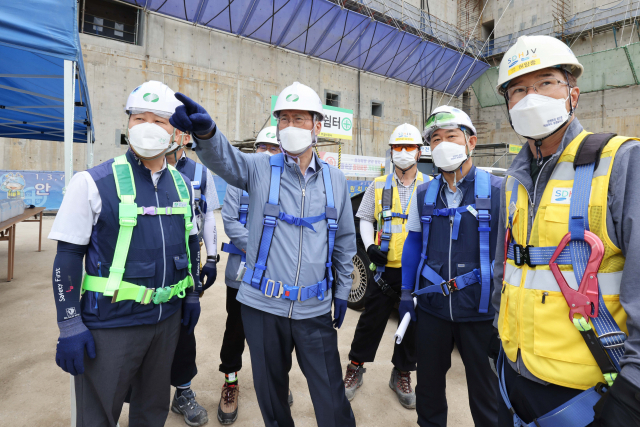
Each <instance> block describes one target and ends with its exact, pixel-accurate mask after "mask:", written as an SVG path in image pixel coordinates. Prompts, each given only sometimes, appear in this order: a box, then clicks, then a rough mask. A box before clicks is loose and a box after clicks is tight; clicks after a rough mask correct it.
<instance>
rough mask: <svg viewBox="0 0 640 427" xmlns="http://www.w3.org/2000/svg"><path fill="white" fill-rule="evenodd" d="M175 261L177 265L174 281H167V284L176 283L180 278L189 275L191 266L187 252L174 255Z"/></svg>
mask: <svg viewBox="0 0 640 427" xmlns="http://www.w3.org/2000/svg"><path fill="white" fill-rule="evenodd" d="M173 263H174V266H175V270H174V274H173V281H172V282H171V283H165V286H169V285H175V284H176V283H178V282H179V281H180V280H182V279H184V278H185V277H187V273H188V272H187V268H188V267H189V258H188V257H187V254H180V255H174V257H173Z"/></svg>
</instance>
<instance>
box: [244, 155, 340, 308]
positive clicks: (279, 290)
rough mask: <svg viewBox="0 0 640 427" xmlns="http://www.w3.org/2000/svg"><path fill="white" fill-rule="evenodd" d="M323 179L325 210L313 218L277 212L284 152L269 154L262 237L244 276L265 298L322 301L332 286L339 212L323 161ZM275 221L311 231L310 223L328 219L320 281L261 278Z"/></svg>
mask: <svg viewBox="0 0 640 427" xmlns="http://www.w3.org/2000/svg"><path fill="white" fill-rule="evenodd" d="M320 163H321V164H322V178H323V180H324V189H325V193H326V197H327V205H326V207H325V212H324V213H323V214H321V215H318V216H314V217H306V218H298V217H295V216H293V215H289V214H286V213H284V212H281V211H280V204H279V198H280V178H281V175H282V172H283V169H284V154H275V155H273V156H271V157H270V159H269V164H270V165H271V183H270V185H269V201H268V203H267V204H266V205H265V207H264V219H263V221H262V224H263V227H262V238H261V239H260V248H259V249H258V257H257V259H256V262H255V265H254V269H253V270H251V269H250V268H247V271H246V273H245V275H244V277H243V279H242V280H243V281H244V282H245V283H248V284H250V285H251V286H252V287H254V288H255V289H259V290H260V292H262V293H263V294H264V295H265V296H266V297H269V298H271V297H274V298H282V299H288V300H291V301H305V300H308V299H310V298H313V297H316V298H318V300H320V301H322V300H324V298H325V294H326V293H327V291H329V290H330V289H331V285H332V283H333V272H332V271H331V264H332V263H331V258H332V255H333V247H334V244H335V239H336V231H338V212H337V210H336V208H335V204H334V199H333V186H332V184H331V173H330V170H329V165H328V164H327V163H325V162H323V161H320ZM278 220H280V221H284V222H286V223H287V224H291V225H296V226H299V227H307V228H309V229H311V230H313V231H315V228H314V227H313V224H315V223H317V222H320V221H322V220H326V221H327V240H328V242H327V244H328V251H327V262H326V263H325V266H326V269H327V271H326V276H325V278H324V279H322V280H321V281H320V282H318V283H316V284H313V285H311V286H292V285H287V284H284V283H282V282H281V281H276V280H274V279H270V278H267V277H264V272H265V270H266V269H267V258H268V257H269V249H270V248H271V241H272V239H273V234H274V232H275V229H276V226H277V224H278Z"/></svg>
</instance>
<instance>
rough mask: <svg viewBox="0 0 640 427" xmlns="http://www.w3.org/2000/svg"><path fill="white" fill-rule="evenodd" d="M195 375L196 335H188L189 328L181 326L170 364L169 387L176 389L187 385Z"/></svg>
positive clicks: (196, 368) (196, 371)
mask: <svg viewBox="0 0 640 427" xmlns="http://www.w3.org/2000/svg"><path fill="white" fill-rule="evenodd" d="M197 373H198V367H197V366H196V334H195V332H193V333H191V334H189V327H188V326H185V325H182V324H181V325H180V336H179V337H178V345H177V346H176V353H175V355H174V356H173V363H172V364H171V385H172V386H174V387H178V386H181V385H183V384H187V383H189V382H191V380H192V379H193V378H194V377H195V376H196V374H197Z"/></svg>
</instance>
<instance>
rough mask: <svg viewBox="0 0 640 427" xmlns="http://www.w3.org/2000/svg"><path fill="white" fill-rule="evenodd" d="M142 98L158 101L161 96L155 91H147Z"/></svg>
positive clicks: (148, 100)
mask: <svg viewBox="0 0 640 427" xmlns="http://www.w3.org/2000/svg"><path fill="white" fill-rule="evenodd" d="M142 99H144V100H145V101H147V102H158V100H159V99H160V97H159V96H158V95H156V94H155V93H145V94H144V95H142Z"/></svg>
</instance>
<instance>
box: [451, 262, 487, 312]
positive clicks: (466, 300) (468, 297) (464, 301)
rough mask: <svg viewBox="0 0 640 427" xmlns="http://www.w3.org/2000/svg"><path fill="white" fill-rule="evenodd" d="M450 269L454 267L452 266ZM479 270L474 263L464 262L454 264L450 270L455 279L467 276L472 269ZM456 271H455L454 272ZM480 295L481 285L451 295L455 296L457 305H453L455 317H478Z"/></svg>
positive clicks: (476, 284) (474, 285)
mask: <svg viewBox="0 0 640 427" xmlns="http://www.w3.org/2000/svg"><path fill="white" fill-rule="evenodd" d="M452 267H454V266H453V265H452ZM476 268H477V269H479V268H480V264H479V263H476V262H465V263H459V264H455V268H452V269H451V270H452V272H454V271H455V273H456V274H455V277H458V276H462V275H463V274H467V273H469V272H470V271H472V270H474V269H476ZM456 270H457V271H456ZM481 293H482V285H480V283H475V284H473V285H469V286H467V287H466V288H464V289H461V290H459V291H456V292H454V293H453V294H452V297H453V295H455V298H456V299H457V303H455V302H454V303H453V309H454V313H453V316H454V318H455V317H476V316H478V315H479V313H478V307H479V306H480V295H481Z"/></svg>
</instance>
